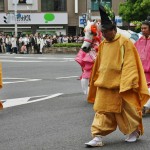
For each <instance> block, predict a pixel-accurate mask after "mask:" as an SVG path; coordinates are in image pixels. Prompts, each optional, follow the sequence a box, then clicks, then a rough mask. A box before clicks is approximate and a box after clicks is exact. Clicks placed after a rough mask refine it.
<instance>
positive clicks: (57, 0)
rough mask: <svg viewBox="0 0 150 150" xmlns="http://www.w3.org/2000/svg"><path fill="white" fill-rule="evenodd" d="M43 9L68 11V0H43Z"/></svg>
mask: <svg viewBox="0 0 150 150" xmlns="http://www.w3.org/2000/svg"><path fill="white" fill-rule="evenodd" d="M41 10H42V11H66V0H41Z"/></svg>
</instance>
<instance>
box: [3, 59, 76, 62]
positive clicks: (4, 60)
mask: <svg viewBox="0 0 150 150" xmlns="http://www.w3.org/2000/svg"><path fill="white" fill-rule="evenodd" d="M68 61H74V60H60V61H59V60H58V61H39V60H8V59H1V62H20V63H21V62H23V63H28V62H29V63H31V62H32V63H37V62H41V63H42V62H44V63H47V62H55V63H57V62H58V63H60V62H68Z"/></svg>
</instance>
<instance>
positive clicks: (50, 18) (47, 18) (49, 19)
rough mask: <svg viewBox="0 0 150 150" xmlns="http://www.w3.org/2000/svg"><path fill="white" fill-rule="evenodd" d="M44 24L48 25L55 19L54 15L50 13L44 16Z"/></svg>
mask: <svg viewBox="0 0 150 150" xmlns="http://www.w3.org/2000/svg"><path fill="white" fill-rule="evenodd" d="M44 19H45V23H48V22H49V21H53V20H54V19H55V15H54V14H51V13H46V14H44Z"/></svg>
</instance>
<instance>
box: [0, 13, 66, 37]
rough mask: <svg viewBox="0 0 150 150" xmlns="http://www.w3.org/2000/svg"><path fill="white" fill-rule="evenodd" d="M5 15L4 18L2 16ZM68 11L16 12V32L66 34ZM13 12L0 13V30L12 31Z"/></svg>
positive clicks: (13, 24) (13, 26)
mask: <svg viewBox="0 0 150 150" xmlns="http://www.w3.org/2000/svg"><path fill="white" fill-rule="evenodd" d="M4 17H6V18H4ZM67 27H68V13H18V14H17V29H18V33H35V32H40V33H42V34H53V35H54V34H56V35H60V34H63V35H66V34H67ZM14 28H15V18H14V14H12V13H10V14H7V15H6V14H5V13H0V32H4V33H14Z"/></svg>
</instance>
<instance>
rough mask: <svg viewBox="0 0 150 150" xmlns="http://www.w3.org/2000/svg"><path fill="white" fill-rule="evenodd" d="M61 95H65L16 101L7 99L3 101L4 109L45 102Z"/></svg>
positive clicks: (34, 97)
mask: <svg viewBox="0 0 150 150" xmlns="http://www.w3.org/2000/svg"><path fill="white" fill-rule="evenodd" d="M60 95H63V93H56V94H52V95H41V96H33V97H23V98H15V99H6V100H2V103H3V108H9V107H14V106H19V105H24V104H30V103H35V102H40V101H45V100H48V99H51V98H54V97H58V96H60ZM31 99H34V100H31Z"/></svg>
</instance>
